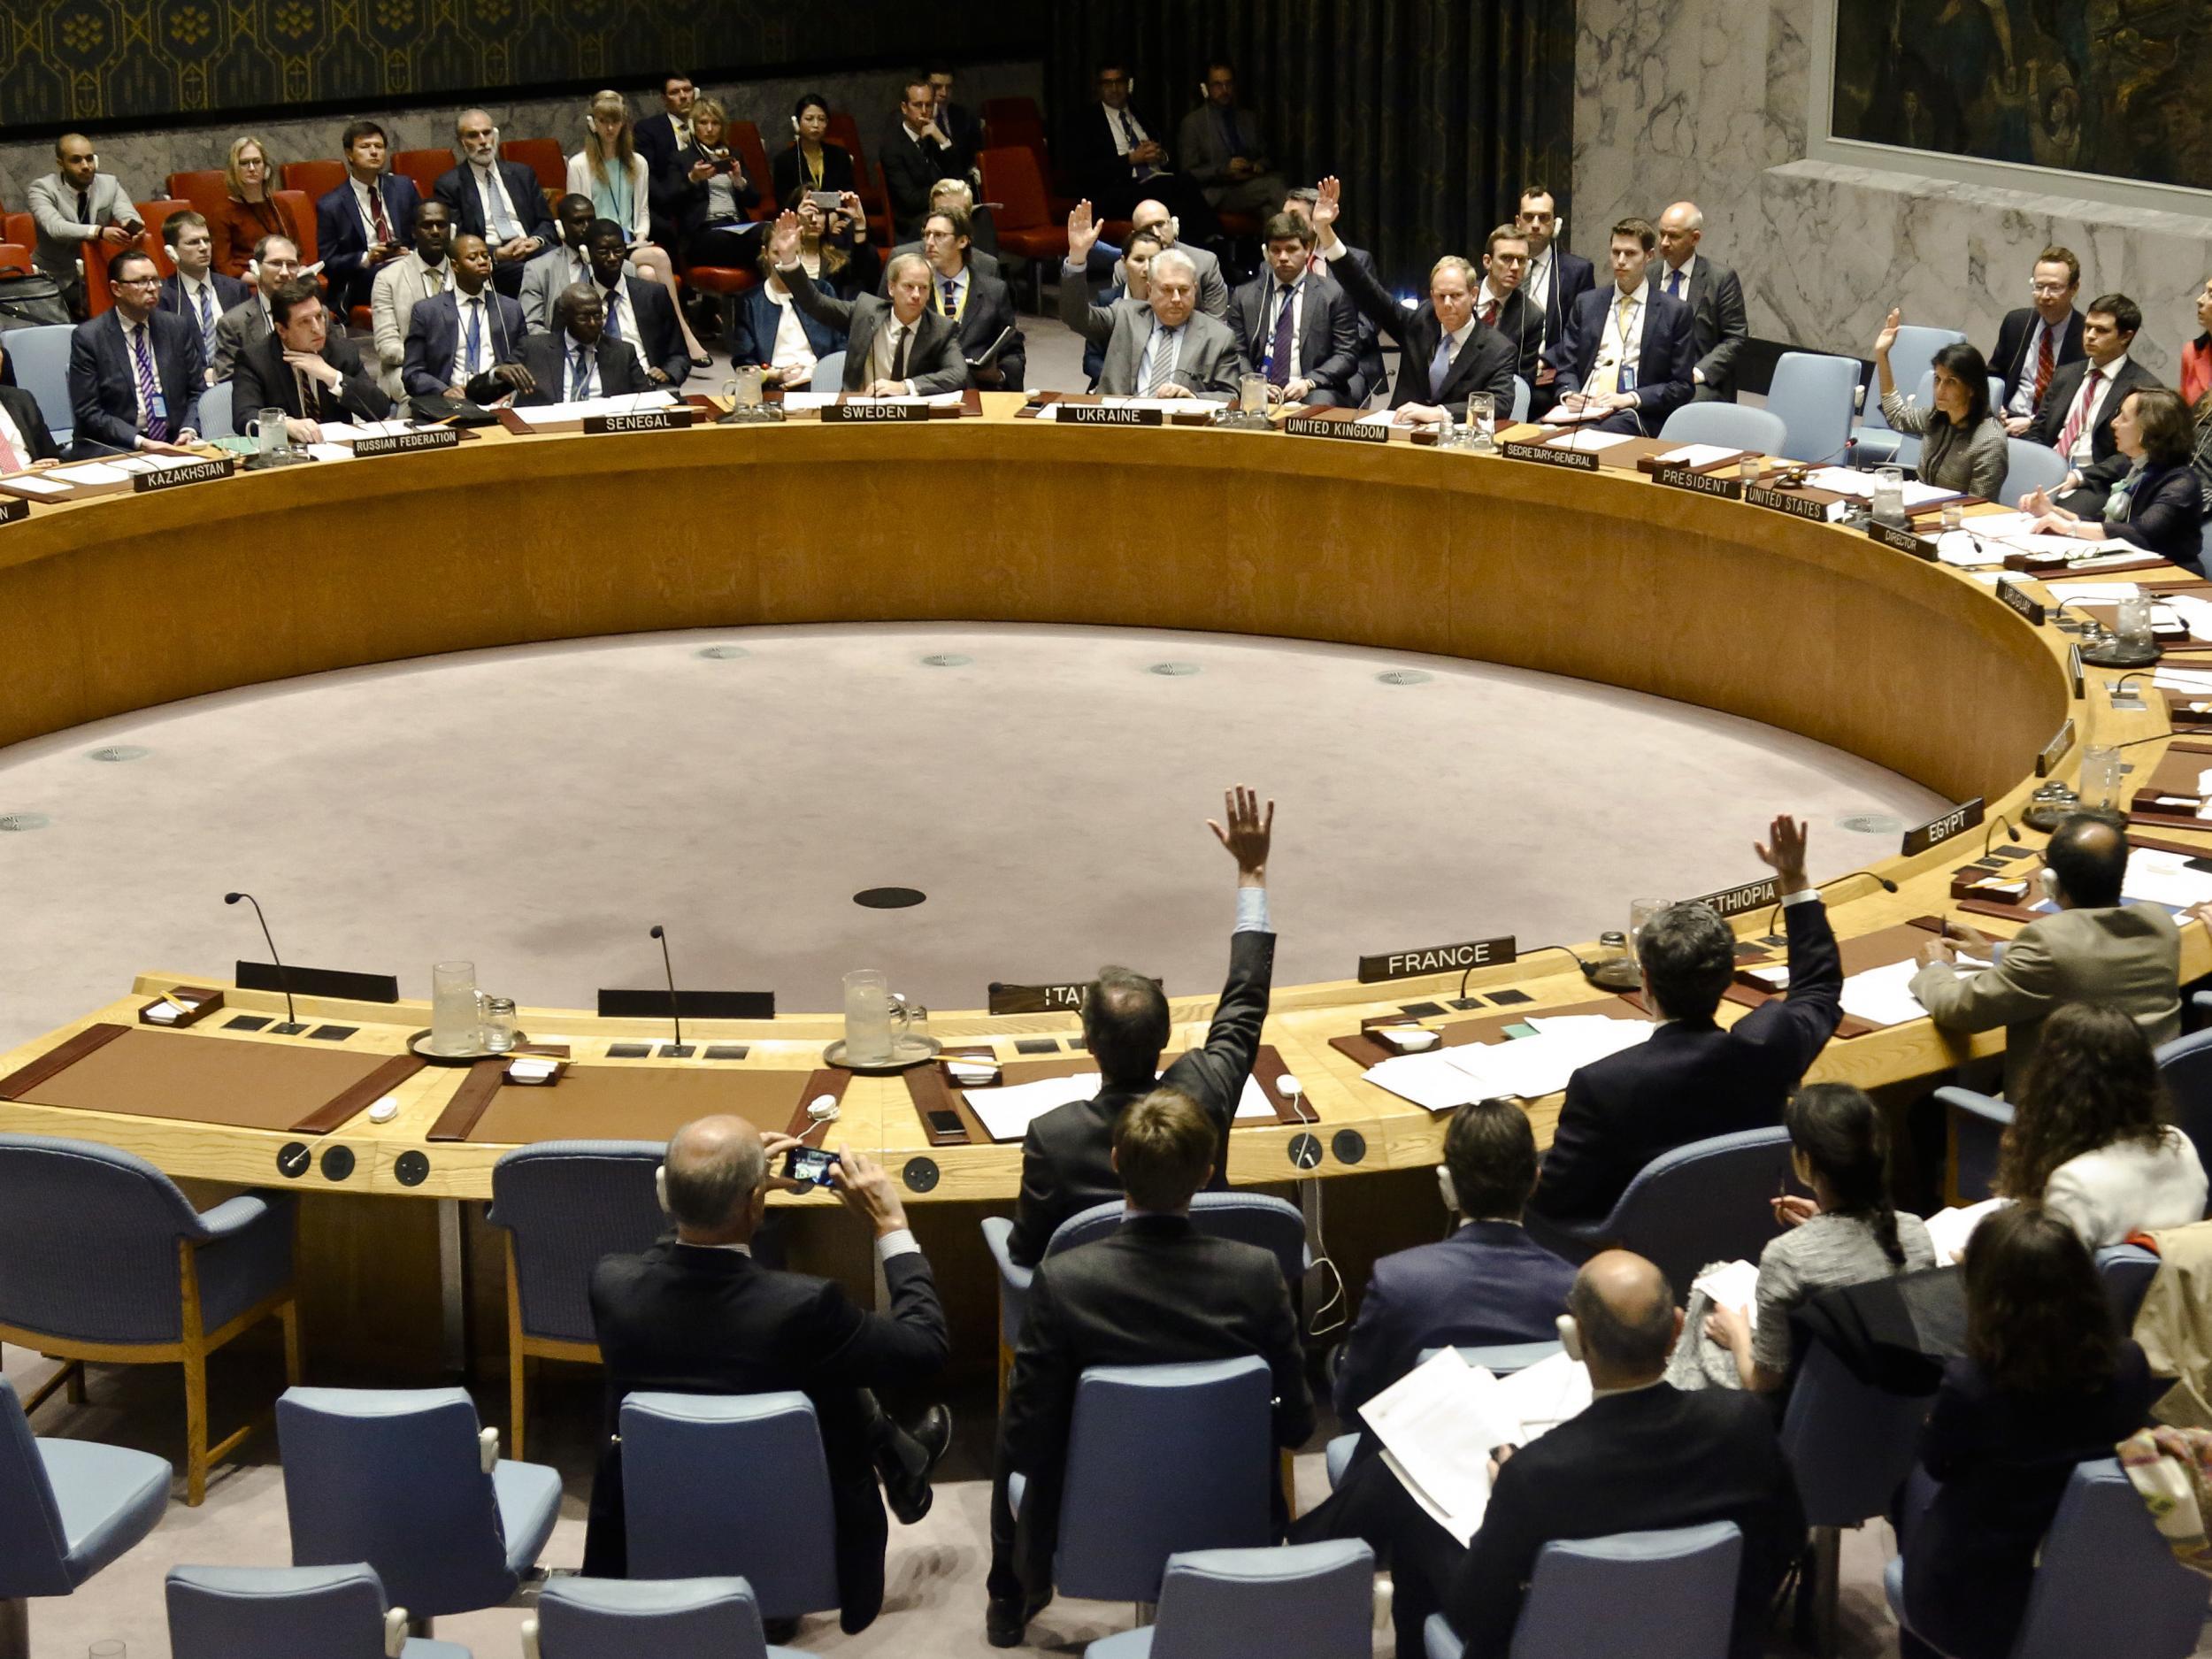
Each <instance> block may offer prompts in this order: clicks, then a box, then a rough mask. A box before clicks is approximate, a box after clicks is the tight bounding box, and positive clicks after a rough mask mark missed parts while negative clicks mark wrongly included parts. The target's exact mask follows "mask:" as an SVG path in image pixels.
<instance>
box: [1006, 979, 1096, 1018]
mask: <svg viewBox="0 0 2212 1659" xmlns="http://www.w3.org/2000/svg"><path fill="white" fill-rule="evenodd" d="M1090 988H1091V987H1089V985H1087V984H1085V983H1080V982H1076V983H1070V984H1067V985H1001V984H999V983H998V982H997V981H996V980H994V981H992V984H991V988H990V991H989V993H988V997H989V1000H988V1002H987V1004H986V1005H987V1007H988V1008H989V1010H990V1011H991V1012H992V1013H994V1014H1073V1013H1078V1012H1080V1011H1081V1010H1082V1007H1083V998H1084V996H1085V995H1087V993H1088V992H1089V990H1090Z"/></svg>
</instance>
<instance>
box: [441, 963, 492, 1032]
mask: <svg viewBox="0 0 2212 1659" xmlns="http://www.w3.org/2000/svg"><path fill="white" fill-rule="evenodd" d="M483 1023H484V1015H483V1001H482V998H481V997H480V996H479V995H478V994H477V989H476V964H474V963H472V962H436V963H433V964H431V966H430V1046H431V1048H433V1049H434V1050H435V1051H436V1052H437V1053H439V1054H474V1053H475V1052H476V1051H477V1049H478V1048H480V1047H481V1046H482V1043H481V1041H480V1040H481V1038H482V1036H483Z"/></svg>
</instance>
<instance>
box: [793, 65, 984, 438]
mask: <svg viewBox="0 0 2212 1659" xmlns="http://www.w3.org/2000/svg"><path fill="white" fill-rule="evenodd" d="M916 84H917V85H919V84H921V83H919V82H917V83H916ZM798 223H799V216H798V215H797V214H796V213H793V212H789V211H786V212H784V213H782V214H780V215H779V216H778V218H777V219H776V228H775V232H774V234H773V237H772V240H773V241H774V242H775V243H776V245H778V246H781V247H787V248H790V249H792V250H796V249H797V247H798V245H799V244H798V242H797V241H796V240H795V232H796V227H797V226H798ZM775 269H776V275H777V276H778V277H779V278H780V279H781V280H782V282H783V285H784V287H786V288H788V289H790V291H791V301H792V303H793V304H795V305H796V306H797V307H798V308H799V309H800V310H801V311H804V312H805V313H806V314H807V315H808V316H809V317H811V318H813V319H814V320H815V321H817V322H818V323H823V324H826V325H827V326H830V327H832V328H837V329H842V330H843V331H844V332H845V335H846V340H845V390H847V391H849V392H859V393H862V394H863V395H864V396H869V397H934V396H940V395H941V394H943V393H946V392H957V391H962V390H964V389H965V388H966V387H967V384H968V360H967V359H966V358H965V357H962V356H961V355H960V336H959V334H958V332H957V330H956V326H955V324H954V323H953V321H952V319H950V318H949V317H945V316H943V315H941V314H940V313H939V312H937V311H933V310H932V309H931V307H930V303H929V294H930V265H929V261H928V260H926V259H923V258H919V257H916V256H914V255H912V254H910V255H908V256H907V257H905V258H904V259H894V260H893V261H892V262H891V268H890V270H889V271H887V273H885V276H886V278H887V286H888V288H889V289H890V298H889V299H887V300H885V299H879V298H877V297H876V296H874V295H872V294H864V295H862V296H860V297H859V298H858V299H856V300H841V299H839V298H837V297H836V296H834V295H830V294H825V293H823V292H822V290H821V289H819V288H817V287H815V286H814V282H813V280H812V279H811V278H810V277H809V276H808V275H807V273H806V267H805V266H804V265H801V264H800V263H799V262H798V257H797V255H796V252H794V254H793V257H792V262H791V263H790V264H789V265H778V266H777V267H776V268H775Z"/></svg>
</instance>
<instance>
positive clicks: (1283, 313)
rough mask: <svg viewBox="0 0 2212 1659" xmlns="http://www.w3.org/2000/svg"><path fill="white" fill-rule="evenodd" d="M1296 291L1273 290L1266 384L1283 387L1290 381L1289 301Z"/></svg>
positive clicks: (1291, 289) (1290, 289)
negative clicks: (1272, 322) (1271, 331)
mask: <svg viewBox="0 0 2212 1659" xmlns="http://www.w3.org/2000/svg"><path fill="white" fill-rule="evenodd" d="M1297 292H1298V290H1297V289H1296V288H1283V287H1278V288H1276V290H1275V304H1276V311H1275V337H1274V338H1273V339H1272V340H1271V341H1269V342H1268V344H1267V383H1268V384H1269V385H1270V386H1285V385H1287V384H1288V383H1289V381H1290V319H1291V311H1292V306H1291V301H1292V299H1293V298H1294V296H1296V294H1297Z"/></svg>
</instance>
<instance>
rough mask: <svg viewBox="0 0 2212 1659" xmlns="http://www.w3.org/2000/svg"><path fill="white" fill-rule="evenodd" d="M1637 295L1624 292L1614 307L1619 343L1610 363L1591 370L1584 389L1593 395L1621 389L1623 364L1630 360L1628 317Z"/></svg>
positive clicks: (1602, 394) (1598, 395)
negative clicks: (1588, 381) (1588, 380)
mask: <svg viewBox="0 0 2212 1659" xmlns="http://www.w3.org/2000/svg"><path fill="white" fill-rule="evenodd" d="M1635 304H1636V301H1635V297H1634V296H1632V295H1628V294H1624V295H1622V296H1621V297H1620V301H1619V303H1617V304H1616V305H1615V306H1614V308H1613V324H1614V327H1615V328H1616V329H1617V331H1618V338H1619V344H1618V347H1617V350H1616V351H1615V354H1614V357H1613V360H1612V362H1610V363H1601V364H1600V365H1598V366H1597V367H1596V368H1595V369H1594V370H1593V371H1592V372H1591V374H1590V383H1589V384H1588V385H1587V386H1585V387H1584V388H1582V389H1583V390H1584V391H1585V392H1586V393H1588V394H1589V395H1590V396H1592V397H1610V396H1613V394H1614V393H1616V392H1617V391H1619V390H1620V389H1621V365H1622V364H1624V363H1625V362H1626V361H1627V360H1628V318H1629V313H1630V312H1631V311H1632V310H1634V309H1635Z"/></svg>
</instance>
